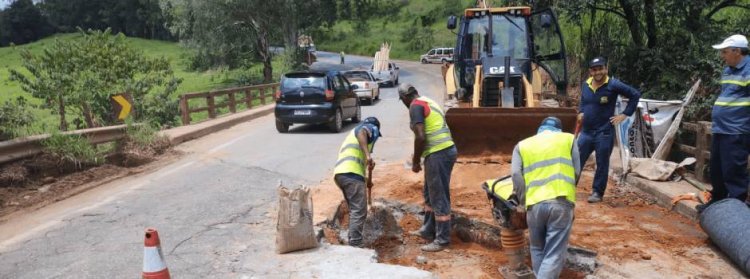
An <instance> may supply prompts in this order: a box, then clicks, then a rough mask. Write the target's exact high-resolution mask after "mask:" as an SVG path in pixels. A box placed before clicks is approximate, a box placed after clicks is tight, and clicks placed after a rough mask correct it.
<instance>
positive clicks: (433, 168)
mask: <svg viewBox="0 0 750 279" xmlns="http://www.w3.org/2000/svg"><path fill="white" fill-rule="evenodd" d="M457 154H458V152H457V150H456V147H455V146H452V147H449V148H446V149H443V150H440V151H438V152H435V153H432V154H430V155H427V157H425V158H424V188H423V191H422V195H423V197H424V203H425V205H427V206H429V207H430V208H432V212H425V218H424V224H423V226H422V229H421V230H422V231H423V232H425V234H427V235H435V236H436V237H435V241H436V242H438V243H439V244H448V243H450V239H451V235H450V221H448V222H438V221H437V220H436V218H435V216H450V215H451V191H450V184H451V172H452V171H453V165H454V164H455V163H456V156H457Z"/></svg>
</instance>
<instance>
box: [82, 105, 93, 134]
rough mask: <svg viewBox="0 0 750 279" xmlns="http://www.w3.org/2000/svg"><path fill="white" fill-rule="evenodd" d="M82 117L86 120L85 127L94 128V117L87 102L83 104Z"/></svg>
mask: <svg viewBox="0 0 750 279" xmlns="http://www.w3.org/2000/svg"><path fill="white" fill-rule="evenodd" d="M83 118H84V119H85V120H86V128H95V127H96V126H95V125H96V124H94V117H93V115H92V114H91V106H89V104H86V103H84V104H83Z"/></svg>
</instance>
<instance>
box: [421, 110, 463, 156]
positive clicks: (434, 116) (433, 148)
mask: <svg viewBox="0 0 750 279" xmlns="http://www.w3.org/2000/svg"><path fill="white" fill-rule="evenodd" d="M417 100H420V101H423V102H426V103H427V104H428V105H429V106H430V114H429V115H427V117H426V118H425V119H424V132H425V134H426V137H427V140H426V141H427V142H426V144H425V148H424V152H422V157H427V155H430V154H432V153H435V152H438V151H440V150H443V149H446V148H448V147H451V146H453V145H454V143H453V138H451V130H450V129H449V128H448V123H446V122H445V114H444V113H443V110H442V109H440V106H438V104H437V103H435V101H433V100H431V99H429V98H427V97H421V96H420V97H419V98H417ZM433 112H434V113H433Z"/></svg>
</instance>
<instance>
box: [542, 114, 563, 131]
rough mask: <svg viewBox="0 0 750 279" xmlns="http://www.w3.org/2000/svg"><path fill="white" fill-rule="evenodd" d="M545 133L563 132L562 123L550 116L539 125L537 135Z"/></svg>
mask: <svg viewBox="0 0 750 279" xmlns="http://www.w3.org/2000/svg"><path fill="white" fill-rule="evenodd" d="M544 131H552V132H560V131H562V121H560V119H559V118H557V117H554V116H549V117H547V118H545V119H544V120H542V124H541V125H539V129H538V130H537V134H538V133H541V132H544Z"/></svg>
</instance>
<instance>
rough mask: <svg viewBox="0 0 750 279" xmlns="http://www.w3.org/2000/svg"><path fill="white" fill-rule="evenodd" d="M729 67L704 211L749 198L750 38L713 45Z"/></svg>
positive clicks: (715, 118)
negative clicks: (718, 203)
mask: <svg viewBox="0 0 750 279" xmlns="http://www.w3.org/2000/svg"><path fill="white" fill-rule="evenodd" d="M713 48H714V49H717V50H719V55H720V56H721V59H722V60H724V63H725V64H726V67H725V68H724V71H723V72H722V73H721V93H720V94H719V97H718V98H716V102H715V103H714V107H713V111H712V112H711V119H712V122H713V123H712V126H711V133H712V140H711V162H710V165H711V185H712V186H713V189H712V190H711V202H709V203H708V204H706V205H698V206H697V207H696V209H697V210H698V211H699V212H702V211H703V210H704V209H705V208H706V207H707V206H709V205H710V204H711V203H713V202H716V201H719V200H722V199H725V198H734V199H739V200H742V201H745V200H746V199H747V188H748V182H749V181H748V177H747V175H748V173H747V156H748V154H750V65H749V64H750V62H748V61H750V58H748V56H747V54H748V46H747V38H746V37H745V36H743V35H732V36H729V37H728V38H726V39H725V40H724V41H723V42H722V43H720V44H717V45H713Z"/></svg>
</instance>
